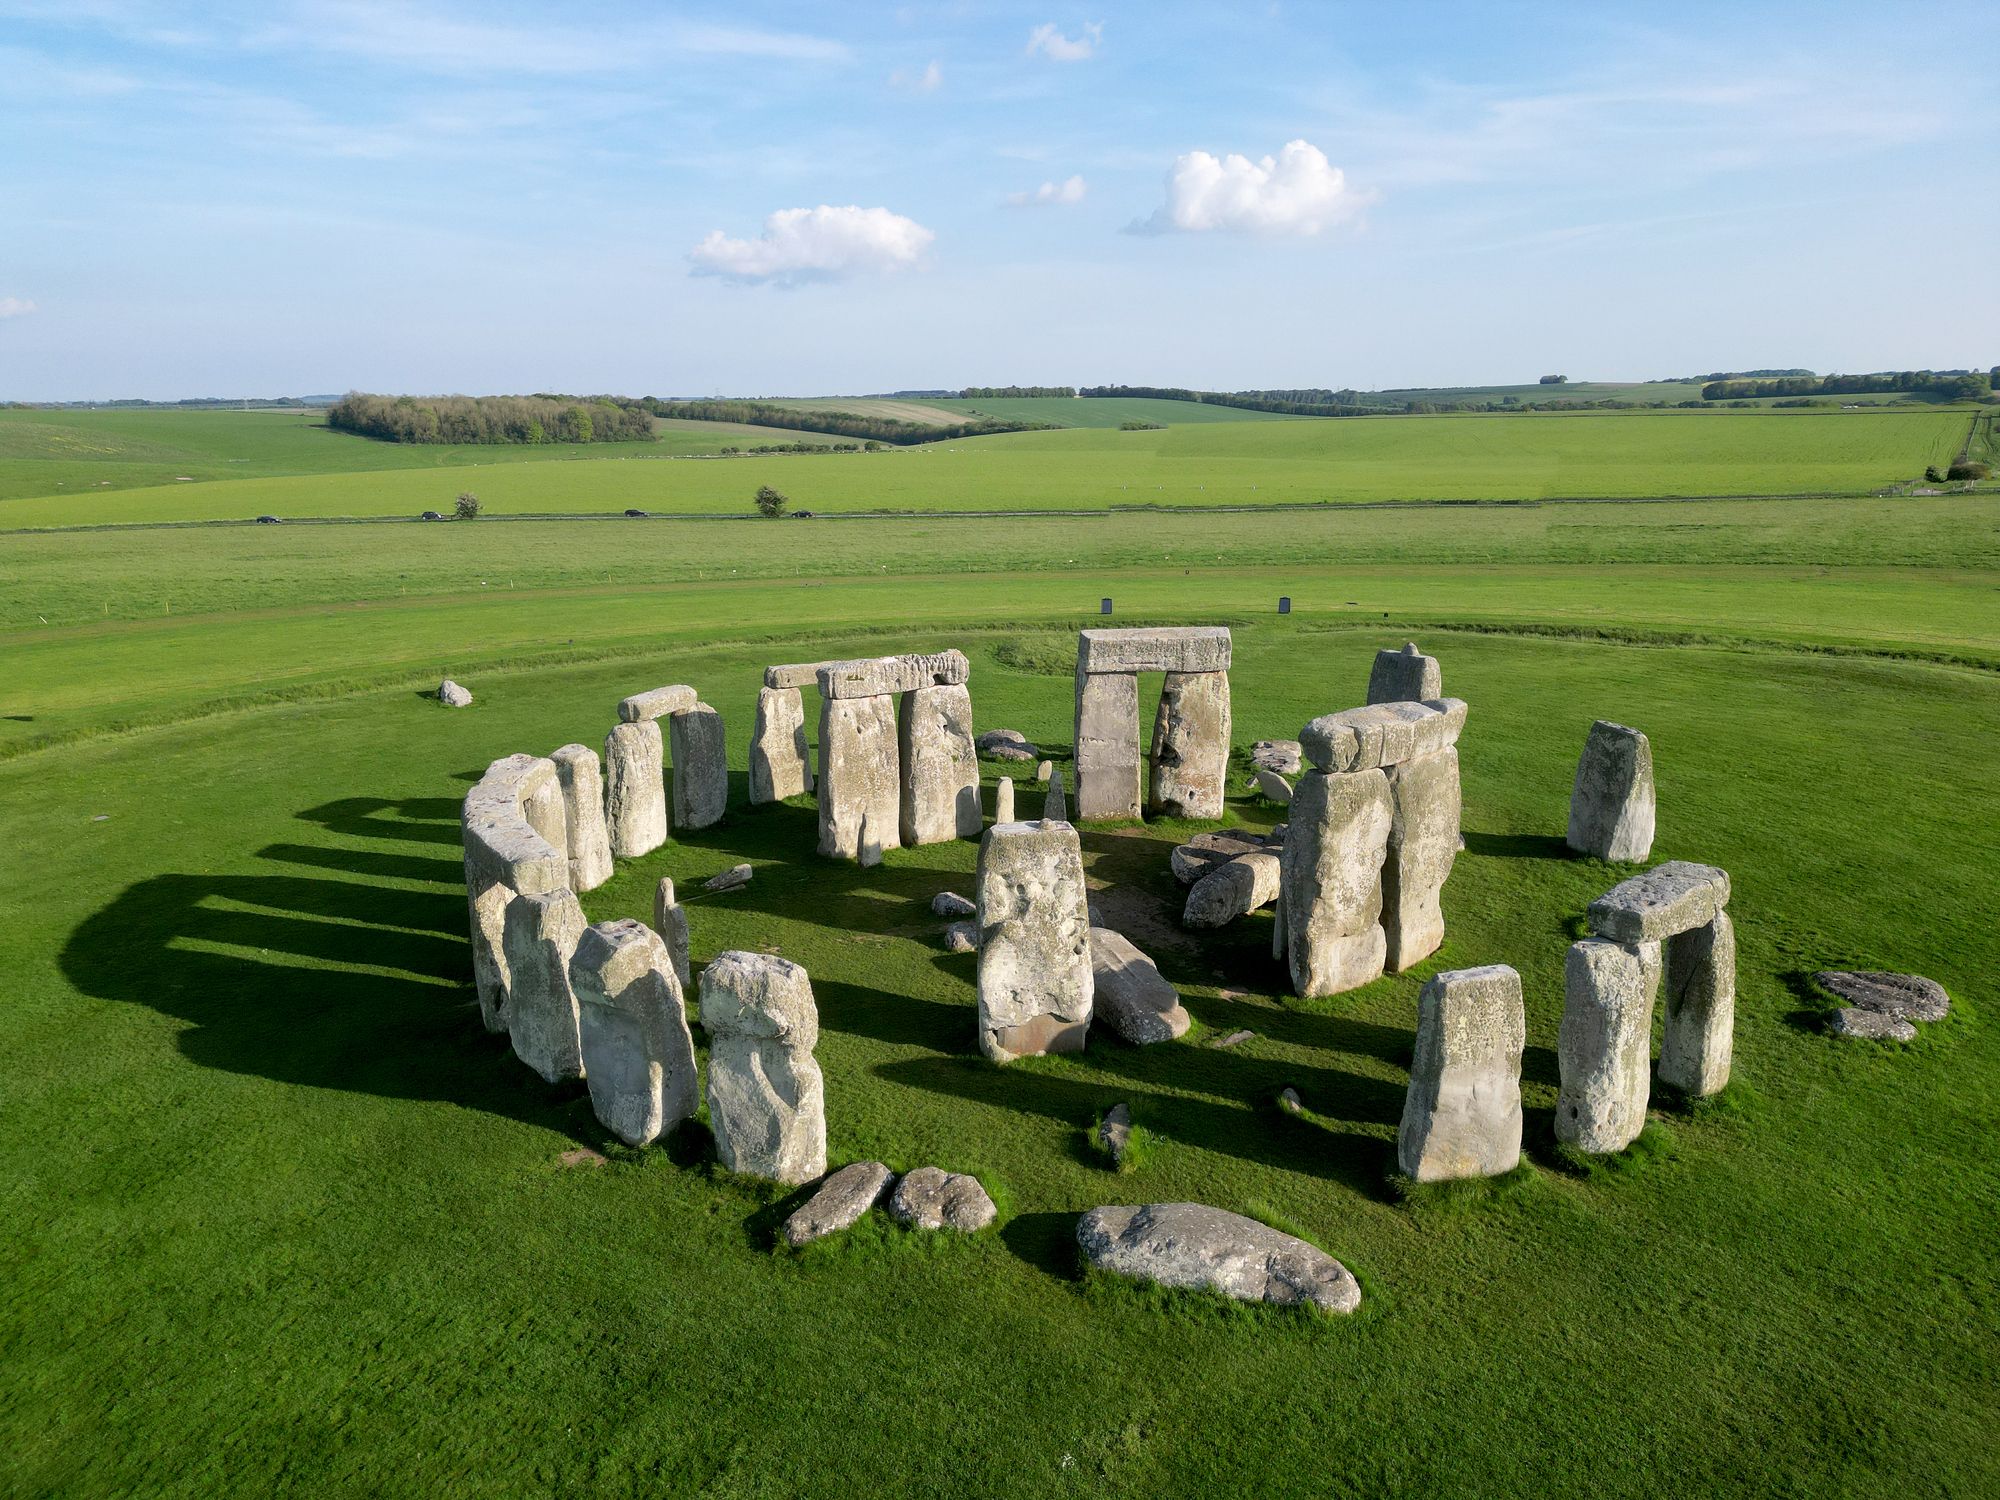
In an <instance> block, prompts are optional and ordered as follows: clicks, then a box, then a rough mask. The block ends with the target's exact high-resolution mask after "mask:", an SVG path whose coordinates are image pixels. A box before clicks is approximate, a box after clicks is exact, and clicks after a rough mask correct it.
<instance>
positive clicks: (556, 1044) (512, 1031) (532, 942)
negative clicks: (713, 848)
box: [503, 756, 596, 1083]
mask: <svg viewBox="0 0 2000 1500" xmlns="http://www.w3.org/2000/svg"><path fill="white" fill-rule="evenodd" d="M591 758H592V759H593V760H595V759H596V757H595V756H592V757H591ZM584 925H585V924H584V918H583V908H582V907H581V906H579V905H578V904H577V900H576V897H575V895H573V894H572V893H571V892H569V891H566V890H563V891H549V892H545V893H544V894H541V895H537V896H516V897H515V898H514V899H513V900H512V901H509V902H508V903H507V919H506V933H505V937H504V939H503V941H504V943H505V946H506V951H507V975H508V988H507V1035H508V1037H509V1039H510V1040H511V1041H512V1042H513V1044H514V1055H515V1056H516V1057H518V1058H520V1059H521V1061H522V1062H524V1063H526V1064H527V1065H528V1066H529V1067H531V1068H533V1069H534V1070H535V1071H536V1072H537V1073H539V1074H541V1075H542V1077H543V1078H544V1079H546V1080H547V1081H548V1082H550V1083H559V1082H561V1081H562V1080H563V1079H565V1078H581V1077H582V1076H583V1050H582V1043H581V1042H580V1041H579V1039H578V1034H577V1019H576V992H575V991H574V990H573V989H571V988H570V979H569V961H570V958H571V957H572V955H574V954H575V952H576V945H577V943H578V941H579V940H580V939H581V938H582V937H583V929H584Z"/></svg>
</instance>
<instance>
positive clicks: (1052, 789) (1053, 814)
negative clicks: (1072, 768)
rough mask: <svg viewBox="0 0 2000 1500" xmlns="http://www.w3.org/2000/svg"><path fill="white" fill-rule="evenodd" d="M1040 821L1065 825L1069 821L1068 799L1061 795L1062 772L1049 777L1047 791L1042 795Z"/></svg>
mask: <svg viewBox="0 0 2000 1500" xmlns="http://www.w3.org/2000/svg"><path fill="white" fill-rule="evenodd" d="M1042 821H1043V822H1044V823H1067V822H1068V821H1069V798H1068V797H1067V796H1065V795H1064V793H1063V779H1062V772H1060V771H1056V772H1054V773H1053V774H1051V775H1050V777H1049V789H1048V790H1047V791H1045V792H1043V793H1042Z"/></svg>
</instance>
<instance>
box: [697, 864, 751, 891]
mask: <svg viewBox="0 0 2000 1500" xmlns="http://www.w3.org/2000/svg"><path fill="white" fill-rule="evenodd" d="M756 873H757V872H756V871H755V870H753V869H751V868H750V866H749V865H748V864H741V865H731V866H730V867H729V868H728V869H726V870H724V871H723V872H722V873H721V874H720V875H711V876H709V877H708V879H706V880H704V881H703V882H702V883H701V888H702V889H703V890H705V891H734V890H738V889H740V888H742V887H743V886H746V885H748V884H749V883H750V877H751V876H752V875H754V874H756Z"/></svg>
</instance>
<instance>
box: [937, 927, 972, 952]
mask: <svg viewBox="0 0 2000 1500" xmlns="http://www.w3.org/2000/svg"><path fill="white" fill-rule="evenodd" d="M944 945H945V947H947V948H949V949H950V950H951V951H952V952H953V953H976V952H978V951H979V924H978V923H977V922H953V923H951V924H950V925H949V926H948V927H946V928H945V930H944Z"/></svg>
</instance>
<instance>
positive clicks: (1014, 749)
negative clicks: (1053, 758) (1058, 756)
mask: <svg viewBox="0 0 2000 1500" xmlns="http://www.w3.org/2000/svg"><path fill="white" fill-rule="evenodd" d="M973 743H974V745H975V746H976V747H977V749H978V751H979V753H980V754H981V755H984V756H987V757H989V758H991V759H993V760H1034V759H1036V758H1037V757H1038V756H1040V755H1041V753H1042V752H1041V751H1039V750H1037V749H1036V748H1035V745H1034V742H1033V741H1032V740H1030V739H1029V738H1028V737H1027V736H1026V735H1024V734H1022V733H1021V731H1020V730H1018V729H989V730H987V731H986V733H984V734H982V735H981V736H980V737H979V738H978V739H977V740H975V741H974V742H973Z"/></svg>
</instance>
